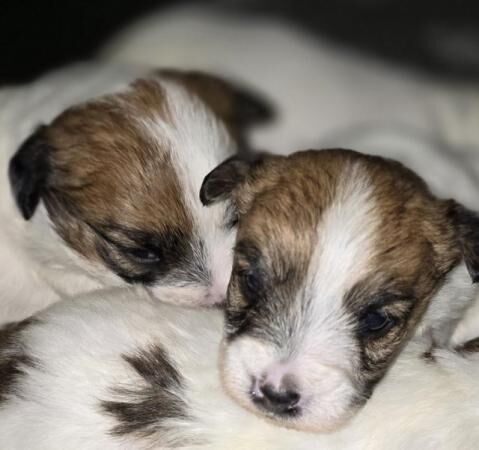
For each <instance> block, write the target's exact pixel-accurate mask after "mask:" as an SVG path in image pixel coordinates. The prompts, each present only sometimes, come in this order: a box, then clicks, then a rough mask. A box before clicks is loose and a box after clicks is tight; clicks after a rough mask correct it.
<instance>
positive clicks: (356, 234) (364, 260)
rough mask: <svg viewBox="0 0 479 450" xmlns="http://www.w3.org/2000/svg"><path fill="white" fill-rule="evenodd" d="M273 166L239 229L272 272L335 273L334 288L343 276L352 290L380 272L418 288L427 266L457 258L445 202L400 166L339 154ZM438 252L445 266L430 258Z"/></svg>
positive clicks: (298, 156) (262, 174)
mask: <svg viewBox="0 0 479 450" xmlns="http://www.w3.org/2000/svg"><path fill="white" fill-rule="evenodd" d="M274 166H275V167H274V169H270V168H268V166H267V165H266V167H265V168H264V169H262V170H261V171H259V173H258V174H257V176H256V177H257V179H258V181H257V183H263V184H264V183H265V181H264V177H268V176H270V178H271V179H270V180H269V183H267V187H266V188H263V189H262V191H261V192H260V193H259V194H258V195H256V197H254V199H253V201H252V205H251V208H250V210H249V211H248V213H247V214H246V216H245V217H244V220H242V221H241V223H240V229H239V238H240V239H244V240H247V241H248V242H253V243H255V244H256V245H257V246H258V247H259V248H260V249H261V252H262V253H263V254H264V257H265V258H266V259H267V260H268V261H269V262H270V263H271V264H272V265H273V266H276V267H273V270H278V271H280V272H281V271H283V272H284V271H290V270H297V271H299V272H301V273H303V274H304V276H306V273H307V272H310V274H311V272H315V273H318V271H319V272H321V273H322V274H324V273H325V272H329V271H331V272H332V273H331V277H327V278H328V283H329V285H330V286H333V285H334V281H335V280H339V279H340V278H344V277H342V276H341V277H340V276H339V275H340V274H345V276H346V277H348V283H349V286H344V288H346V287H348V288H351V287H352V285H353V284H354V282H356V281H358V280H360V279H361V278H364V277H366V276H367V275H368V274H370V273H372V272H374V271H377V270H380V271H383V272H384V273H388V274H391V276H396V277H400V278H403V279H404V281H405V282H407V283H413V282H414V281H415V278H417V277H418V276H419V275H418V274H420V273H425V272H427V270H424V269H425V268H424V267H423V266H424V265H425V264H429V268H430V269H431V270H433V269H435V268H436V266H435V264H442V263H443V264H445V265H447V264H449V262H447V261H446V260H447V255H448V254H449V256H450V258H453V255H452V250H450V249H446V247H447V246H448V244H447V242H451V240H452V238H451V236H452V230H451V229H450V228H449V227H448V226H447V225H446V224H445V223H444V211H443V209H442V208H441V206H440V202H439V201H438V200H436V199H435V198H434V197H433V196H432V195H431V194H430V193H429V191H428V189H427V187H426V186H425V185H424V183H423V182H422V181H421V180H420V179H419V178H418V177H416V176H415V175H414V174H413V173H412V172H410V171H409V170H408V169H406V168H404V167H403V166H401V165H399V164H396V163H394V162H392V161H388V160H384V159H380V158H374V157H368V156H365V155H361V154H358V153H355V152H349V151H338V150H335V151H321V152H302V153H297V154H294V155H292V156H291V157H289V158H284V159H282V160H281V162H280V163H278V162H275V163H274ZM278 166H280V168H278ZM254 183H255V181H253V182H252V187H251V189H254ZM444 250H446V251H444ZM438 253H441V254H443V255H446V256H444V261H441V260H440V259H439V260H433V258H434V257H436V256H437V254H438ZM334 273H335V275H334ZM333 275H334V276H333ZM343 281H346V280H343ZM338 282H339V281H338ZM419 287H420V286H419ZM424 288H426V287H424Z"/></svg>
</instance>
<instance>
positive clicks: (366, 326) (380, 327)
mask: <svg viewBox="0 0 479 450" xmlns="http://www.w3.org/2000/svg"><path fill="white" fill-rule="evenodd" d="M393 325H394V321H393V319H392V318H391V317H389V316H388V315H387V313H385V312H384V311H368V312H367V313H366V314H364V316H363V317H362V319H361V320H360V331H361V333H362V334H363V335H371V336H379V335H383V334H384V333H386V332H387V331H388V330H389V329H390V328H391V327H392V326H393Z"/></svg>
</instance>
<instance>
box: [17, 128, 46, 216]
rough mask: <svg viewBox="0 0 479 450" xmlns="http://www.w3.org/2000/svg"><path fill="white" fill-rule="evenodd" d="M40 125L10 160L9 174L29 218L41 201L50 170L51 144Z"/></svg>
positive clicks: (20, 203) (18, 198) (19, 203)
mask: <svg viewBox="0 0 479 450" xmlns="http://www.w3.org/2000/svg"><path fill="white" fill-rule="evenodd" d="M45 129H46V127H45V126H41V127H39V128H38V129H37V130H36V131H35V132H34V133H33V134H32V135H31V136H30V137H29V138H28V139H26V140H25V141H24V142H23V144H22V145H21V146H20V148H19V149H18V150H17V152H16V153H15V155H14V156H13V158H12V159H11V160H10V165H9V168H8V176H9V179H10V186H11V189H12V192H13V195H14V197H15V201H16V203H17V206H18V208H19V209H20V211H21V213H22V215H23V217H24V218H25V220H29V219H30V218H31V217H32V216H33V213H34V212H35V209H36V208H37V206H38V203H39V202H40V197H41V195H42V192H43V190H44V188H45V184H46V180H47V176H48V172H49V156H50V155H49V154H50V146H49V145H48V144H47V142H46V140H45V136H44V132H45Z"/></svg>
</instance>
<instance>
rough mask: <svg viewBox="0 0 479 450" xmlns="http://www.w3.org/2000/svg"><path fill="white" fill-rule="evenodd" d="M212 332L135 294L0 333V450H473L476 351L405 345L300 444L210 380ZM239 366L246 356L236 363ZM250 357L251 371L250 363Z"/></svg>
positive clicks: (190, 314)
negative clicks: (351, 405)
mask: <svg viewBox="0 0 479 450" xmlns="http://www.w3.org/2000/svg"><path fill="white" fill-rule="evenodd" d="M283 319H284V320H289V317H283ZM291 325H292V326H293V325H294V324H291ZM223 327H224V321H223V314H222V312H220V311H218V310H205V309H191V308H184V307H178V306H174V305H167V304H164V303H162V302H156V301H153V300H152V299H151V298H150V297H149V296H148V295H146V291H145V290H143V289H141V290H140V291H138V288H132V289H131V291H130V290H127V289H124V288H123V289H118V288H117V289H110V290H109V291H108V292H106V291H105V292H101V291H96V292H94V293H89V294H86V295H84V296H83V298H76V299H67V300H65V301H62V302H58V303H57V304H55V305H52V306H51V307H50V308H48V309H47V310H46V311H43V312H41V313H39V314H38V315H36V316H35V317H33V318H31V319H28V320H26V321H24V322H21V323H19V324H17V325H11V326H10V327H9V328H8V329H4V330H3V331H1V332H0V375H1V377H2V383H1V384H0V447H1V448H2V449H8V450H24V449H29V450H40V449H41V450H73V449H79V448H81V449H84V450H93V449H96V450H100V449H101V450H113V449H115V450H120V449H122V450H124V449H131V450H133V449H135V450H136V449H138V450H140V449H142V450H146V449H165V448H183V449H210V450H213V449H215V450H225V449H232V450H233V449H234V450H239V449H244V450H251V449H265V450H268V449H271V450H291V449H295V450H296V449H302V450H309V449H311V450H313V449H314V450H318V449H319V450H321V449H324V450H336V449H341V450H349V449H351V450H384V449H386V448H387V449H390V450H405V449H408V450H423V449H424V448H427V449H431V450H432V449H434V450H473V449H475V448H476V447H477V441H478V439H479V426H478V424H479V411H478V409H477V404H478V402H479V392H478V390H477V388H476V386H477V377H478V376H479V353H476V352H477V350H478V348H477V341H476V345H474V342H471V343H468V344H467V345H464V346H463V347H462V348H461V353H457V352H455V351H449V350H435V352H434V353H433V355H432V356H430V357H429V358H428V359H425V358H424V357H423V356H422V355H423V353H424V352H425V351H426V350H428V348H429V347H428V343H427V342H424V341H421V340H419V341H417V342H412V343H410V344H408V346H407V348H406V349H405V350H404V351H403V352H402V353H401V355H400V356H399V359H398V360H397V361H396V363H395V364H394V365H393V367H392V368H391V370H390V371H389V372H388V374H387V375H386V377H385V379H384V380H383V381H382V382H381V383H380V384H379V385H378V387H377V389H376V390H375V392H374V394H373V396H372V398H371V400H370V401H369V402H368V403H367V404H366V406H365V407H364V408H363V410H362V411H361V412H360V413H359V414H357V415H356V417H355V418H354V419H353V420H352V422H351V423H350V424H348V426H347V427H345V428H343V429H341V430H340V431H337V432H334V433H324V434H311V433H298V432H296V431H293V430H288V429H285V428H282V427H277V426H274V425H273V424H271V423H268V422H267V421H263V420H260V419H258V418H257V417H256V416H255V415H253V414H251V413H249V412H248V411H246V410H244V409H243V408H241V407H240V406H239V405H237V404H236V403H235V402H233V401H232V400H231V399H230V398H229V397H228V396H227V395H226V393H224V392H223V389H222V386H221V384H220V377H219V374H218V353H219V351H220V348H221V339H222V335H223ZM224 345H226V346H227V345H228V338H226V341H225V342H224ZM245 356H250V355H239V357H240V358H244V357H245ZM257 356H258V362H259V363H261V358H262V354H258V355H257ZM238 381H241V380H240V379H238ZM321 382H322V381H321V379H318V380H316V381H315V385H311V388H314V387H315V386H319V385H320V384H321ZM465 429H466V430H467V432H464V430H465Z"/></svg>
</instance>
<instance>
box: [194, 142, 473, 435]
mask: <svg viewBox="0 0 479 450" xmlns="http://www.w3.org/2000/svg"><path fill="white" fill-rule="evenodd" d="M201 193H202V199H203V201H204V202H205V203H207V204H210V203H215V202H216V201H217V200H218V199H223V200H226V202H227V203H228V202H229V203H230V204H232V205H234V207H235V208H236V209H237V212H238V217H239V222H238V235H237V244H236V248H235V255H234V263H233V273H232V278H231V281H230V284H229V288H228V297H227V303H226V337H225V339H224V345H223V354H222V363H221V371H222V377H223V381H224V384H225V386H226V388H227V390H228V391H229V393H230V394H231V395H232V396H233V397H234V398H235V399H236V400H237V401H238V402H239V403H240V404H242V405H243V406H245V407H246V408H248V409H250V410H252V411H254V412H256V413H258V414H260V415H263V416H266V417H268V418H270V419H272V420H274V421H275V422H278V423H280V424H283V425H285V426H289V427H292V428H296V429H300V430H310V431H326V430H331V429H334V428H336V427H338V426H340V425H341V424H342V423H343V422H345V421H346V420H347V419H348V418H350V417H351V416H352V415H353V414H354V412H355V411H356V410H357V409H358V407H359V406H361V405H362V404H364V402H365V401H366V399H367V398H368V396H369V395H370V394H371V392H372V389H373V387H374V385H375V384H376V383H377V382H378V381H379V380H380V379H381V377H382V376H383V375H384V373H385V371H386V369H387V367H388V366H389V365H390V363H391V362H392V360H393V359H394V357H395V355H396V354H397V353H398V351H399V350H400V348H401V346H402V345H403V343H404V342H405V341H406V340H407V338H408V336H410V335H411V333H412V332H413V330H414V329H415V327H416V326H417V324H418V322H419V321H420V319H421V316H422V315H423V313H424V311H425V310H426V308H427V307H428V304H429V303H430V302H431V300H434V296H435V294H436V293H437V292H438V290H439V289H440V288H441V286H442V285H443V284H444V283H445V280H446V277H447V274H448V273H449V272H450V271H451V270H452V269H453V268H454V267H455V266H457V265H459V264H461V262H462V261H464V262H465V264H466V266H467V268H468V270H469V273H470V275H471V277H472V279H473V280H476V279H477V274H478V269H479V253H478V248H479V247H478V244H479V219H478V218H477V217H476V216H475V215H474V214H473V213H471V212H469V211H467V210H466V209H464V208H462V207H461V206H460V205H458V204H456V203H455V202H453V201H444V200H439V199H437V198H435V197H434V196H433V195H432V194H431V193H430V192H429V190H428V189H427V187H426V185H425V184H424V183H423V181H422V180H421V179H420V178H419V177H417V176H416V175H415V174H413V173H412V172H411V171H410V170H408V169H406V168H405V167H403V166H402V165H400V164H399V163H396V162H393V161H390V160H385V159H382V158H378V157H371V156H366V155H362V154H359V153H356V152H352V151H347V150H327V151H307V152H300V153H296V154H293V155H291V156H289V157H280V156H269V157H268V156H264V157H262V158H259V159H258V160H257V161H249V162H245V161H241V160H238V159H233V160H230V161H227V162H225V163H224V164H222V165H220V166H219V167H218V168H217V169H215V170H214V171H213V172H211V173H210V174H209V175H208V176H207V177H206V179H205V182H204V184H203V187H202V190H201ZM464 270H465V269H464ZM467 282H468V283H471V282H470V280H468V281H467ZM471 284H472V283H471ZM451 301H453V300H451Z"/></svg>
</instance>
